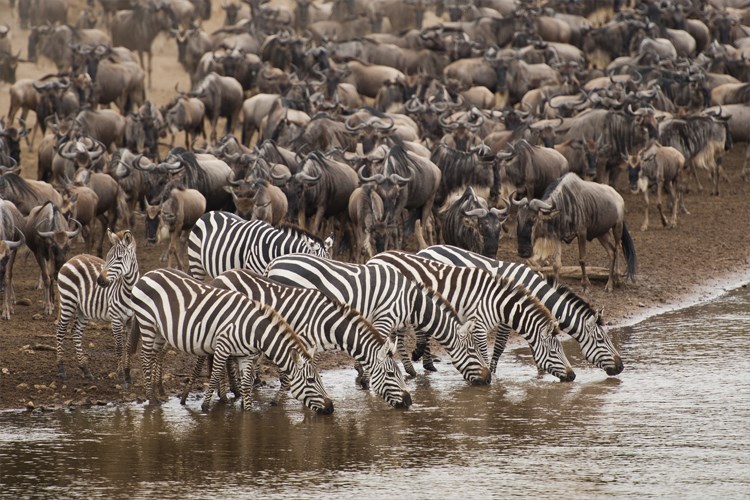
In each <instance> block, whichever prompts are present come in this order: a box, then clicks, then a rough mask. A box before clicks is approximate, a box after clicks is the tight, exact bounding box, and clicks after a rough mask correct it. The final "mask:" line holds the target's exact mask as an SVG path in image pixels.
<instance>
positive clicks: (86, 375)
mask: <svg viewBox="0 0 750 500" xmlns="http://www.w3.org/2000/svg"><path fill="white" fill-rule="evenodd" d="M81 370H82V371H83V378H85V379H88V380H94V376H93V375H92V374H91V370H89V367H88V366H82V367H81Z"/></svg>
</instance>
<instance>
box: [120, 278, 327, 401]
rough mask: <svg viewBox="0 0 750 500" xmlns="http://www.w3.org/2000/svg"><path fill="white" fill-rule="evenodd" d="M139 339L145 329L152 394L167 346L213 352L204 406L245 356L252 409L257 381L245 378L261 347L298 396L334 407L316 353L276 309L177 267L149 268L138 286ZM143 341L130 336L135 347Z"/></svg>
mask: <svg viewBox="0 0 750 500" xmlns="http://www.w3.org/2000/svg"><path fill="white" fill-rule="evenodd" d="M133 310H134V312H135V319H134V321H133V330H132V333H131V335H132V336H133V337H135V336H137V335H138V334H140V337H141V341H142V347H141V357H142V363H143V377H144V385H145V387H146V392H147V394H148V397H149V399H150V400H151V401H152V402H156V398H155V397H154V382H155V381H160V380H161V364H162V360H163V356H164V353H165V352H166V349H165V348H166V344H169V345H171V346H172V347H174V348H175V349H177V350H179V351H182V352H187V353H190V354H193V355H196V356H207V355H211V354H213V356H214V363H213V369H212V371H211V379H210V382H209V386H208V389H207V390H206V394H205V398H204V400H203V405H202V408H203V409H204V411H205V410H208V408H209V406H210V402H211V397H212V396H213V393H214V391H215V390H216V389H217V387H218V386H219V384H220V381H221V378H222V376H223V373H224V367H225V366H226V363H227V361H228V359H229V358H230V357H234V358H236V359H237V361H238V362H239V366H240V370H241V371H242V372H243V377H242V387H241V392H242V398H243V405H244V407H245V408H248V407H249V404H250V394H251V389H252V387H251V385H250V379H249V378H248V377H247V376H246V374H247V373H249V370H252V368H253V367H252V366H251V363H252V360H253V359H254V358H256V357H257V356H258V355H259V354H260V353H263V354H264V355H265V356H266V357H268V359H270V360H271V361H272V362H273V363H275V364H276V365H277V366H278V367H279V371H280V372H281V373H284V374H285V375H286V376H287V377H288V381H289V383H290V389H291V391H292V394H293V395H294V397H296V398H297V399H299V400H300V401H302V402H303V403H304V404H305V405H306V406H307V407H308V408H311V409H313V410H315V411H316V412H318V413H324V414H329V413H332V412H333V403H332V402H331V400H330V398H329V397H328V394H327V393H326V391H325V389H324V388H323V384H322V382H321V380H320V375H319V374H318V372H317V370H316V369H315V368H314V366H313V364H312V358H311V356H310V354H309V353H308V352H307V350H306V349H305V347H304V345H303V344H302V342H301V341H300V339H299V337H297V335H296V334H295V333H294V331H293V330H292V329H291V328H290V327H289V325H288V324H287V323H286V321H284V319H283V318H282V317H281V316H279V314H277V313H276V312H275V311H274V310H273V309H272V308H271V307H269V306H266V305H264V304H261V303H259V302H256V301H254V300H252V299H250V298H248V297H246V296H245V295H243V294H241V293H238V292H233V291H230V290H221V289H219V288H214V287H211V286H208V285H204V284H203V283H201V282H199V281H196V280H194V279H192V278H191V277H189V276H188V275H186V274H185V273H182V272H180V271H175V270H172V269H158V270H155V271H149V272H148V273H146V274H144V275H143V276H142V277H141V279H140V280H138V282H137V283H136V284H135V287H134V288H133ZM136 344H137V341H136V339H135V338H131V342H130V351H131V353H132V352H133V350H134V349H135V346H136Z"/></svg>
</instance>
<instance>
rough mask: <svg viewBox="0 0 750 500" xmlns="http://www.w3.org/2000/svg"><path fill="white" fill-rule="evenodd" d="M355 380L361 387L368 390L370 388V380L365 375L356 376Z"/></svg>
mask: <svg viewBox="0 0 750 500" xmlns="http://www.w3.org/2000/svg"><path fill="white" fill-rule="evenodd" d="M354 382H355V383H356V384H357V385H358V386H359V387H360V389H364V390H368V389H369V388H370V381H369V380H367V379H366V378H365V377H356V378H355V379H354Z"/></svg>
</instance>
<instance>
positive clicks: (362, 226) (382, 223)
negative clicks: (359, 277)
mask: <svg viewBox="0 0 750 500" xmlns="http://www.w3.org/2000/svg"><path fill="white" fill-rule="evenodd" d="M349 220H350V221H351V224H352V228H353V231H354V243H355V244H354V248H355V250H356V249H357V248H358V249H359V254H357V253H356V251H355V253H354V257H355V259H360V260H362V262H364V261H367V260H368V259H371V258H372V257H373V256H374V255H375V254H376V253H380V252H383V251H385V249H386V236H387V235H386V229H387V227H386V220H385V213H384V211H383V200H382V199H380V196H379V195H378V193H377V192H376V191H375V189H374V186H373V185H372V183H370V182H365V183H363V184H362V185H361V186H360V187H358V188H357V189H355V190H354V191H353V192H352V194H351V196H350V197H349Z"/></svg>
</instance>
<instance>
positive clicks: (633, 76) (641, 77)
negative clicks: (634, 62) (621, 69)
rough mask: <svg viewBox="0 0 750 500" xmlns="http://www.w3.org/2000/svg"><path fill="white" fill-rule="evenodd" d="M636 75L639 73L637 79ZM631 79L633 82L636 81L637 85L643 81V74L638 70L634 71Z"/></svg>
mask: <svg viewBox="0 0 750 500" xmlns="http://www.w3.org/2000/svg"><path fill="white" fill-rule="evenodd" d="M635 75H638V79H637V80H636V79H635ZM630 81H632V82H633V83H635V84H636V85H638V84H640V83H641V82H642V81H643V75H642V74H640V73H639V72H638V71H636V72H635V73H633V74H632V75H630Z"/></svg>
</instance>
